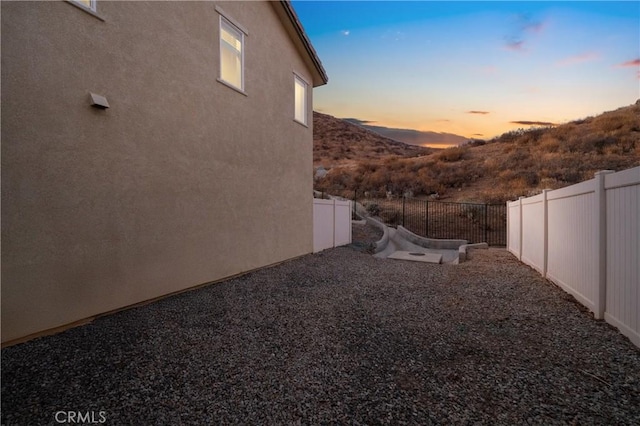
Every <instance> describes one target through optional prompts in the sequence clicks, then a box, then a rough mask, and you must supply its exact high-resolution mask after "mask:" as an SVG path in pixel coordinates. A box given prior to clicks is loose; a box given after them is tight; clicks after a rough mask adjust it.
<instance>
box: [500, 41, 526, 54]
mask: <svg viewBox="0 0 640 426" xmlns="http://www.w3.org/2000/svg"><path fill="white" fill-rule="evenodd" d="M504 47H505V48H506V49H507V50H511V51H512V52H518V51H524V50H525V48H524V41H522V40H512V41H507V42H506V43H505V45H504Z"/></svg>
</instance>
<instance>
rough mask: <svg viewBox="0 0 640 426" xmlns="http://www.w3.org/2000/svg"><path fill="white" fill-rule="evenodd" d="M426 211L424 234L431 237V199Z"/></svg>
mask: <svg viewBox="0 0 640 426" xmlns="http://www.w3.org/2000/svg"><path fill="white" fill-rule="evenodd" d="M426 207H427V208H426V212H425V215H424V216H425V221H424V236H425V237H427V238H429V200H427V206H426Z"/></svg>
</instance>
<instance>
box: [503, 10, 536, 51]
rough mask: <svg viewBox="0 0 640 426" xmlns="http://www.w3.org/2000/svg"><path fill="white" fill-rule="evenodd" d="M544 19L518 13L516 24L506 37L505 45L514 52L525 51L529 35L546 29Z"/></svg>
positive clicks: (515, 18) (515, 19)
mask: <svg viewBox="0 0 640 426" xmlns="http://www.w3.org/2000/svg"><path fill="white" fill-rule="evenodd" d="M544 27H545V24H544V22H543V21H539V20H535V19H533V18H532V17H531V15H529V14H524V13H521V14H518V15H516V16H515V17H514V25H513V28H512V30H511V32H509V34H507V36H506V37H505V44H504V47H505V49H507V50H511V51H513V52H518V51H520V52H523V51H526V50H527V48H526V46H525V43H526V42H527V41H529V37H530V36H531V35H533V34H539V33H541V32H542V31H543V30H544Z"/></svg>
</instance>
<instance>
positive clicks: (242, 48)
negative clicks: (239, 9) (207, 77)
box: [216, 6, 247, 96]
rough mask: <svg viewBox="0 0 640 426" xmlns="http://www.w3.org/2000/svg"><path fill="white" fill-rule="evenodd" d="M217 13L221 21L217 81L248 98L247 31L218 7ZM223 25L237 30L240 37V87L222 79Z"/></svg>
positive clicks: (219, 24) (219, 26) (219, 23)
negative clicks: (246, 73) (246, 79)
mask: <svg viewBox="0 0 640 426" xmlns="http://www.w3.org/2000/svg"><path fill="white" fill-rule="evenodd" d="M216 11H217V12H218V13H219V14H220V19H219V22H218V53H219V58H220V67H219V69H218V78H217V79H216V80H217V81H219V82H220V83H222V84H224V85H225V86H227V87H229V88H231V89H234V90H235V91H237V92H239V93H242V94H243V95H245V96H246V92H245V90H244V86H245V84H244V83H245V80H244V77H245V76H244V51H245V47H246V43H245V37H246V35H247V33H246V31H243V29H242V28H241V27H239V26H238V25H236V24H235V21H234V20H231V19H229V18H228V17H227V16H225V15H223V14H222V13H220V12H221V10H220V8H219V7H217V6H216ZM223 25H226V26H227V27H229V28H231V29H232V30H235V32H237V34H239V35H240V87H238V86H236V85H235V84H234V83H232V82H230V81H228V80H225V79H224V78H223V77H222V50H223V49H225V47H224V45H223V44H224V43H226V42H225V41H224V40H223V39H222V27H223Z"/></svg>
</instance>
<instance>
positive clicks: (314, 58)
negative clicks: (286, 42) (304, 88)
mask: <svg viewBox="0 0 640 426" xmlns="http://www.w3.org/2000/svg"><path fill="white" fill-rule="evenodd" d="M276 4H279V5H280V6H281V8H280V10H281V11H282V12H284V15H285V16H286V18H287V20H288V22H289V23H290V24H291V29H292V30H293V32H294V35H296V36H297V37H298V39H299V40H300V43H301V45H302V48H303V51H304V52H303V53H305V54H306V59H307V60H308V62H310V64H309V65H311V69H312V71H313V74H314V75H313V87H318V86H322V85H324V84H327V82H328V81H329V77H328V76H327V72H326V71H325V69H324V67H323V66H322V62H321V61H320V57H319V56H318V54H317V53H316V50H315V49H314V48H313V45H312V44H311V40H309V37H308V36H307V33H306V32H305V30H304V28H303V26H302V23H301V22H300V20H299V19H298V15H297V14H296V12H295V10H294V9H293V6H292V5H291V2H290V1H289V0H280V1H278V2H274V7H275V5H276ZM276 9H278V8H277V7H276ZM281 18H282V16H281Z"/></svg>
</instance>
